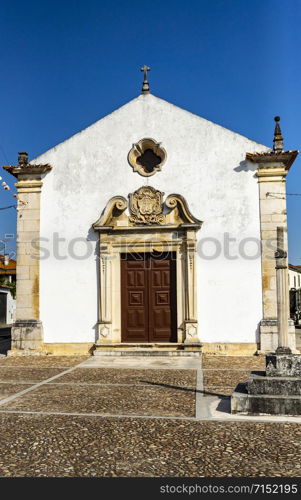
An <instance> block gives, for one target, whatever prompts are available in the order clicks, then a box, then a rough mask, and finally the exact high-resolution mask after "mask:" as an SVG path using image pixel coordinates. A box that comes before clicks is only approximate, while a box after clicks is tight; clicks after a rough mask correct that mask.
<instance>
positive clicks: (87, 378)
mask: <svg viewBox="0 0 301 500" xmlns="http://www.w3.org/2000/svg"><path fill="white" fill-rule="evenodd" d="M85 359H87V358H85V357H73V358H70V357H55V356H47V357H42V356H41V357H31V358H7V359H5V358H1V359H0V398H2V399H0V425H1V438H0V477H20V476H21V477H23V476H34V477H78V476H80V477H97V476H101V477H102V476H110V477H114V476H118V477H120V476H126V477H129V476H133V477H137V476H140V477H143V476H144V477H149V476H157V477H158V476H169V477H173V476H186V477H187V476H190V477H198V476H209V477H210V476H213V477H215V476H221V477H222V476H224V477H225V476H253V477H259V476H272V477H274V476H284V477H294V476H300V475H301V474H300V472H301V463H300V462H301V461H300V456H301V426H300V424H298V423H292V422H290V423H289V422H283V423H282V422H272V421H265V422H258V421H255V420H254V421H253V422H252V421H229V420H228V421H214V420H197V419H196V418H195V417H196V414H197V400H198V398H199V395H200V392H201V391H199V390H198V387H199V386H198V385H197V384H198V383H199V382H198V380H199V377H197V374H196V370H195V369H194V368H192V369H190V370H186V369H185V370H184V369H183V370H181V369H177V370H173V369H168V370H164V369H147V370H140V369H139V370H138V369H137V370H135V369H132V370H129V369H108V368H95V367H91V368H89V367H87V366H86V367H83V366H82V365H80V366H78V365H79V364H80V363H82V362H83V361H85ZM262 369H264V359H263V358H259V357H240V358H238V357H231V358H230V357H222V356H214V357H213V356H205V357H204V359H203V379H204V382H205V388H204V396H202V397H204V399H206V398H207V397H208V398H209V399H210V398H212V397H213V396H212V394H218V395H221V396H225V395H226V394H230V393H231V392H232V391H233V389H234V386H235V385H236V383H237V382H241V381H243V380H245V378H246V377H248V373H249V371H250V370H262ZM60 374H62V375H61V376H60ZM196 388H197V390H196ZM22 391H23V392H22ZM202 394H203V393H202ZM206 394H208V396H206ZM131 415H132V416H131Z"/></svg>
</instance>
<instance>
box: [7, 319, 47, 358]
mask: <svg viewBox="0 0 301 500" xmlns="http://www.w3.org/2000/svg"><path fill="white" fill-rule="evenodd" d="M42 347H43V325H42V322H41V321H37V320H31V319H30V320H22V321H21V320H17V321H16V322H15V323H14V325H13V327H12V329H11V352H10V355H13V354H18V353H19V354H20V353H22V354H28V353H29V352H30V351H41V350H42Z"/></svg>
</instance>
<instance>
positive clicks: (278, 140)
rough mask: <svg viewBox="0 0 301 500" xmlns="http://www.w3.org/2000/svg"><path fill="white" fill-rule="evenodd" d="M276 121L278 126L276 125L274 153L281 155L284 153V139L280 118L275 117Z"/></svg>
mask: <svg viewBox="0 0 301 500" xmlns="http://www.w3.org/2000/svg"><path fill="white" fill-rule="evenodd" d="M274 120H275V122H276V124H275V131H274V140H273V143H274V146H273V151H274V153H281V152H282V151H283V137H282V135H281V128H280V125H279V122H280V116H275V118H274Z"/></svg>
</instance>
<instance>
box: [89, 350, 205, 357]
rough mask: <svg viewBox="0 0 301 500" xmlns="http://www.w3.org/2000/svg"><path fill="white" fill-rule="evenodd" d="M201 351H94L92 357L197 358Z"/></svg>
mask: <svg viewBox="0 0 301 500" xmlns="http://www.w3.org/2000/svg"><path fill="white" fill-rule="evenodd" d="M201 355H202V353H201V351H168V350H150V349H148V350H146V349H134V350H130V349H125V350H120V349H110V350H108V349H97V348H96V349H95V351H94V352H93V356H97V357H98V356H146V357H147V356H149V357H150V356H160V357H162V356H163V357H165V356H166V357H168V356H170V357H177V356H179V357H180V356H186V357H187V356H190V357H199V356H201Z"/></svg>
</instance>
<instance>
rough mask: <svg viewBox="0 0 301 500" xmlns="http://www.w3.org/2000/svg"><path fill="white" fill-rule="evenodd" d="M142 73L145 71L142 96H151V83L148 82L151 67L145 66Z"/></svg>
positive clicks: (141, 69)
mask: <svg viewBox="0 0 301 500" xmlns="http://www.w3.org/2000/svg"><path fill="white" fill-rule="evenodd" d="M140 71H143V85H142V94H149V92H150V90H149V83H148V80H147V72H148V71H150V67H149V66H146V65H144V66H142V68H140Z"/></svg>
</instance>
